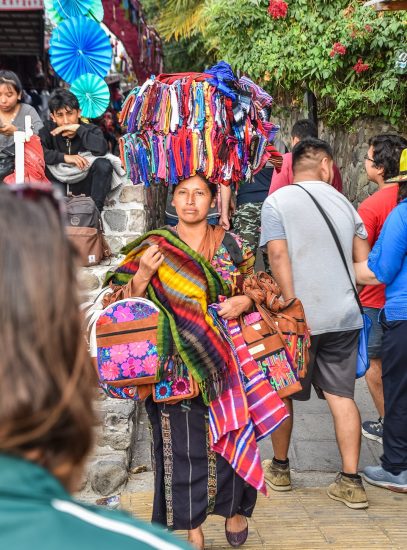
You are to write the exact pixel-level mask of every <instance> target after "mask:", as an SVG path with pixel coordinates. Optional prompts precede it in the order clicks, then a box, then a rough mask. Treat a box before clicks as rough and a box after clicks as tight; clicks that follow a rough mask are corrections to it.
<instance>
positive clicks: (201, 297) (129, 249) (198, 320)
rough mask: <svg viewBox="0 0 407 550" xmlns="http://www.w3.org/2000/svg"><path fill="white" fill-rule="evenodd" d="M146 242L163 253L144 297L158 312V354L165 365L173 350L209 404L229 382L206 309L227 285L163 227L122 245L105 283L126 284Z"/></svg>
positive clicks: (226, 291)
mask: <svg viewBox="0 0 407 550" xmlns="http://www.w3.org/2000/svg"><path fill="white" fill-rule="evenodd" d="M151 245H158V246H159V247H160V250H161V251H162V252H163V254H164V255H165V260H164V262H163V263H162V264H161V266H160V267H159V269H158V271H157V273H156V274H155V275H154V276H153V278H152V279H151V282H150V284H149V285H148V288H147V294H148V298H149V299H150V300H151V301H153V302H154V303H155V304H156V305H157V306H158V307H159V308H160V312H161V313H160V316H159V323H158V337H157V347H158V353H159V355H160V357H161V361H162V363H164V362H165V360H166V359H167V358H168V357H170V356H172V355H173V354H174V352H177V353H178V354H179V355H180V357H181V358H182V360H183V362H184V363H185V365H186V366H187V368H188V370H189V372H190V373H191V374H192V375H193V377H194V378H195V380H196V381H197V382H198V383H199V387H200V390H201V392H202V396H203V398H204V400H205V402H206V403H209V402H210V401H212V400H213V399H214V398H215V397H217V396H218V395H220V394H221V393H222V391H223V390H224V389H225V388H227V387H228V383H229V382H228V375H227V362H228V351H227V350H226V349H225V346H224V343H223V339H222V338H221V336H220V335H219V332H218V330H217V329H216V328H215V326H214V323H213V320H212V317H211V316H210V315H209V314H208V313H207V310H208V305H209V304H210V303H212V302H216V301H217V300H218V296H219V295H223V294H226V295H229V287H228V285H227V284H226V283H225V282H224V281H223V280H222V279H221V277H220V276H219V275H218V273H217V272H216V271H215V269H214V268H213V267H212V265H211V264H210V263H209V262H207V261H206V260H205V259H204V258H203V257H202V256H201V255H200V254H198V253H197V252H195V251H193V250H192V249H191V248H190V247H189V246H188V245H186V244H185V243H184V242H183V241H182V240H181V239H179V238H178V237H177V236H176V235H175V233H173V232H172V231H169V230H166V229H157V230H155V231H150V232H148V233H146V234H145V235H143V236H141V237H140V238H138V239H136V240H135V241H133V242H132V243H130V244H129V245H127V246H126V247H125V248H124V249H123V252H124V253H126V254H127V256H126V258H125V259H124V260H123V262H122V263H121V264H120V265H119V267H118V268H117V269H116V270H115V271H113V272H108V274H107V276H106V279H105V285H106V284H108V283H109V282H111V283H112V284H113V285H124V284H126V283H128V282H129V281H130V279H131V278H132V277H133V275H134V274H135V273H136V272H137V270H138V268H139V261H140V257H141V256H142V254H143V253H144V251H145V250H146V249H147V248H148V247H149V246H151ZM186 297H188V298H186ZM169 334H171V336H172V339H171V338H168V335H169ZM172 342H174V344H175V347H176V350H174V349H173V347H172Z"/></svg>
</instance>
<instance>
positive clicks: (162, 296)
mask: <svg viewBox="0 0 407 550" xmlns="http://www.w3.org/2000/svg"><path fill="white" fill-rule="evenodd" d="M215 194H216V186H215V185H213V184H211V183H209V182H207V181H206V180H205V179H204V178H203V177H201V176H199V175H195V176H193V177H190V178H189V179H186V180H183V181H181V182H180V183H178V184H177V186H176V187H175V190H174V194H173V198H172V203H173V206H174V207H175V210H176V212H177V216H178V220H179V221H178V224H177V225H176V226H175V227H174V228H169V227H165V228H162V229H161V230H157V231H152V232H150V233H149V234H147V235H146V236H145V237H142V238H140V239H138V241H136V242H135V244H134V245H132V244H131V245H129V247H128V251H129V249H130V250H131V251H129V254H128V256H127V258H126V260H125V261H124V262H123V264H122V265H121V266H120V267H119V268H118V269H117V270H116V271H115V272H114V273H112V274H111V275H110V276H109V278H108V280H110V284H111V286H112V287H113V290H114V292H113V294H111V295H108V296H107V298H105V305H108V304H109V303H112V302H114V301H117V300H120V299H123V298H128V297H131V296H133V297H134V296H144V295H145V293H146V290H147V287H149V289H150V286H149V285H150V282H151V283H152V285H151V286H152V287H153V288H154V293H152V292H151V291H150V290H148V296H149V298H151V299H153V301H154V300H156V302H157V303H158V304H161V306H164V307H165V308H166V309H167V310H171V311H172V312H173V313H174V319H175V324H176V327H177V330H178V332H179V335H180V338H184V340H183V343H184V344H185V345H184V348H183V349H184V350H185V349H186V348H188V347H190V348H191V349H192V350H193V353H194V354H195V358H198V359H195V364H194V365H192V367H191V370H192V373H193V375H194V378H196V377H197V378H198V381H199V382H200V384H199V386H200V395H198V396H197V397H195V398H193V399H189V400H184V401H181V402H178V403H177V404H166V403H159V402H158V403H157V402H154V401H153V400H152V398H151V397H148V398H147V400H146V409H147V412H148V416H149V419H150V422H151V425H152V435H153V452H154V468H155V493H154V506H153V517H152V519H153V521H155V522H158V523H161V524H163V525H166V526H168V527H169V528H171V529H182V530H188V532H189V533H188V540H189V541H190V542H191V543H192V544H193V545H194V546H195V547H196V548H199V549H203V548H204V536H203V532H202V524H203V523H204V521H205V519H206V517H207V515H208V514H217V515H220V516H223V517H225V518H227V519H226V522H225V531H226V537H227V540H228V541H229V543H230V544H231V545H232V546H235V547H237V546H240V545H241V544H243V543H244V542H245V541H246V538H247V534H248V527H247V519H246V518H248V517H250V516H251V515H252V513H253V509H254V506H255V503H256V494H257V492H256V490H255V489H254V488H253V487H251V486H249V485H248V484H247V483H245V481H244V479H243V478H242V477H240V476H239V475H237V474H236V472H235V470H234V469H233V468H232V466H231V465H230V464H229V462H227V461H226V460H225V459H224V458H223V457H222V456H220V454H218V453H215V452H213V451H212V450H211V448H210V445H209V420H208V416H209V412H208V402H210V401H211V400H212V399H214V398H215V397H216V396H218V395H219V394H220V393H221V392H222V388H223V387H224V382H225V372H224V370H223V367H224V366H225V356H224V354H225V353H227V352H226V351H225V349H226V348H225V346H224V345H223V343H221V344H220V346H219V347H218V348H217V347H216V341H215V343H214V340H213V339H212V340H211V334H212V335H213V332H212V329H213V325H212V326H211V323H210V318H209V316H208V314H207V311H208V310H207V308H208V305H209V304H210V300H213V301H216V300H217V293H214V292H213V291H211V290H210V288H212V289H213V288H218V289H220V292H219V293H222V291H223V293H225V294H226V295H227V296H231V297H229V298H227V300H226V301H224V302H222V303H221V305H220V306H219V310H218V314H219V315H220V316H221V317H222V318H223V319H226V320H229V319H234V318H236V317H238V316H240V315H241V314H242V313H244V312H245V311H247V310H249V309H250V308H251V306H252V301H251V299H250V298H248V297H247V296H245V295H242V294H239V293H240V292H241V288H242V283H243V280H244V278H245V276H247V275H250V274H251V273H252V271H253V264H254V257H253V255H252V253H251V252H250V250H249V249H248V248H246V247H243V246H242V244H241V241H240V240H238V239H237V237H235V236H234V235H232V234H230V233H225V231H224V229H222V228H221V227H220V226H213V225H209V224H208V221H207V214H208V211H209V209H210V208H211V207H213V206H214V203H215ZM153 238H155V239H156V240H157V242H158V243H159V244H153V243H154V240H153ZM149 245H150V246H149ZM174 250H177V251H179V258H180V260H179V263H178V265H174V258H175V261H176V262H178V260H177V257H176V256H174ZM161 266H162V269H160V268H161ZM168 273H172V275H169V274H168ZM202 273H205V274H206V275H205V277H204V276H201V275H202ZM132 275H133V276H132ZM131 276H132V278H131V279H130V280H129V282H127V284H123V282H125V281H126V280H128V279H129V278H130V277H131ZM120 283H122V284H123V286H118V285H119V284H120ZM195 283H196V286H194V285H195ZM199 292H201V293H202V294H199ZM171 293H172V295H171ZM194 293H195V294H194ZM153 294H154V295H153ZM198 297H199V300H198ZM197 302H199V303H200V304H201V306H200V307H199V308H198V309H199V311H198V312H196V309H195V310H194V309H193V306H194V304H196V303H197ZM195 319H197V321H196V323H194V320H195ZM172 336H173V337H174V333H173V332H172ZM167 340H168V338H167ZM222 354H223V356H222ZM226 376H227V375H226Z"/></svg>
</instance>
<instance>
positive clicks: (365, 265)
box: [355, 149, 407, 493]
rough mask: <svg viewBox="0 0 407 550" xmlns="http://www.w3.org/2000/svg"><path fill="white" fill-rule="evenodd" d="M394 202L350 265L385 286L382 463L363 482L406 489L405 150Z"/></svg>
mask: <svg viewBox="0 0 407 550" xmlns="http://www.w3.org/2000/svg"><path fill="white" fill-rule="evenodd" d="M387 181H388V183H398V205H397V206H396V208H394V210H392V212H391V213H390V214H389V215H388V217H387V219H386V221H385V223H384V225H383V229H382V231H381V233H380V236H379V239H378V240H377V242H376V244H375V246H374V247H373V250H372V251H371V253H370V254H369V259H368V260H367V262H366V261H365V262H362V263H357V264H355V272H356V279H357V281H358V283H360V284H368V285H371V284H379V283H384V284H385V285H386V289H385V297H386V301H385V304H384V308H383V309H382V310H381V312H380V317H379V319H380V322H381V324H382V327H383V340H382V380H383V394H384V423H383V455H382V456H381V462H382V464H381V466H367V467H366V468H365V469H364V471H363V474H364V477H365V479H366V481H368V482H369V483H371V484H372V485H377V486H379V487H383V488H385V489H390V490H392V491H396V492H399V493H407V337H406V336H407V149H404V151H403V152H402V154H401V157H400V174H399V175H398V176H396V177H394V178H390V179H389V180H387Z"/></svg>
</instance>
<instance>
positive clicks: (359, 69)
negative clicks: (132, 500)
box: [352, 57, 370, 74]
mask: <svg viewBox="0 0 407 550" xmlns="http://www.w3.org/2000/svg"><path fill="white" fill-rule="evenodd" d="M369 66H370V65H369V63H363V59H362V58H361V57H359V59H358V62H357V63H356V65H354V66H353V67H352V69H353V70H354V71H355V73H357V74H360V73H364V72H365V71H368V70H369Z"/></svg>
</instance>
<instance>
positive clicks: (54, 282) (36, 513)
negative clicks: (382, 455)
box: [0, 185, 188, 550]
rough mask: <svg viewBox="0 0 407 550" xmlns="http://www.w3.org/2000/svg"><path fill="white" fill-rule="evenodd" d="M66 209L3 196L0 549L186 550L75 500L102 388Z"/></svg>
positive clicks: (9, 192) (42, 195)
mask: <svg viewBox="0 0 407 550" xmlns="http://www.w3.org/2000/svg"><path fill="white" fill-rule="evenodd" d="M58 206H59V202H58V201H57V200H56V199H54V198H53V195H52V194H51V193H49V192H46V191H44V190H42V191H41V190H39V189H36V188H34V187H26V186H22V185H15V186H13V187H12V188H10V189H9V188H2V189H0V253H1V257H2V258H3V264H2V269H1V270H0V302H1V304H2V307H1V311H0V346H1V350H2V353H1V358H0V380H1V386H0V389H1V399H0V548H10V549H11V548H12V549H13V550H25V549H26V548H33V549H34V550H37V549H40V548H41V550H55V549H56V548H58V549H59V550H68V549H73V550H85V549H86V550H89V548H98V549H99V550H108V549H109V550H110V549H111V548H120V549H123V550H124V549H129V550H130V549H132V550H134V549H139V550H147V549H160V550H176V549H177V548H185V549H186V548H188V546H187V545H186V544H184V543H182V542H179V541H177V539H175V538H173V537H172V536H170V535H168V534H166V533H164V532H162V531H160V530H159V529H158V528H156V527H152V526H150V525H147V524H144V523H142V522H140V521H137V520H134V519H132V518H130V517H129V516H126V515H125V514H121V513H118V512H117V513H115V512H111V511H106V510H101V509H99V508H96V507H92V506H88V505H84V504H82V503H79V502H76V501H75V500H73V498H72V497H71V493H72V492H74V491H75V490H76V489H78V484H79V482H80V479H81V475H82V471H83V468H84V465H85V460H86V458H87V456H88V453H89V452H90V451H91V449H92V439H93V438H92V432H93V427H94V424H95V422H96V421H95V414H94V411H93V407H92V400H93V398H94V397H95V387H96V380H95V377H94V375H93V367H92V365H91V362H90V358H89V355H88V352H87V349H86V343H85V340H84V338H83V334H82V331H81V319H80V314H79V307H78V306H79V298H78V289H77V284H76V263H75V261H74V256H73V253H72V250H71V246H70V244H69V242H68V240H67V239H66V236H65V233H64V227H63V224H62V222H61V217H60V213H59V211H58Z"/></svg>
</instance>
